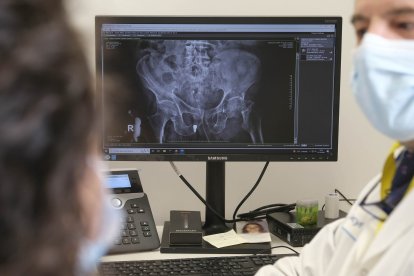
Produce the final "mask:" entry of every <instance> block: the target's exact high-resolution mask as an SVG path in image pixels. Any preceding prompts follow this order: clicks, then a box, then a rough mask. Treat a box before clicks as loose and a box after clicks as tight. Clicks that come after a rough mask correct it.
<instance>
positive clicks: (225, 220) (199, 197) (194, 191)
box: [170, 161, 245, 223]
mask: <svg viewBox="0 0 414 276" xmlns="http://www.w3.org/2000/svg"><path fill="white" fill-rule="evenodd" d="M170 165H171V167H172V168H173V170H174V171H175V173H176V174H177V175H178V177H179V178H180V179H181V180H182V181H183V182H184V184H185V185H187V187H188V188H189V189H190V190H191V191H192V192H193V193H194V194H195V195H196V197H198V199H199V200H200V201H201V202H203V204H204V205H205V206H206V207H207V208H208V209H209V210H210V211H211V212H213V213H214V214H215V215H216V216H217V217H218V218H220V219H221V220H222V221H223V222H224V223H234V222H238V221H245V219H232V220H227V219H225V218H224V217H223V216H221V215H220V214H219V213H218V212H217V211H216V210H214V208H213V207H211V206H210V204H208V203H207V201H206V200H205V199H204V198H203V197H202V196H201V195H200V194H199V193H198V192H197V190H196V189H194V187H193V186H191V184H190V183H189V182H188V181H187V179H185V177H184V176H183V175H182V174H181V172H180V171H179V170H178V168H177V167H176V166H175V164H174V162H171V161H170Z"/></svg>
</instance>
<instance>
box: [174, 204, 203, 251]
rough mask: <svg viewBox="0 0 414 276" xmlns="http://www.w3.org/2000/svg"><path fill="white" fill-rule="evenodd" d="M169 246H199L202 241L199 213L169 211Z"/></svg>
mask: <svg viewBox="0 0 414 276" xmlns="http://www.w3.org/2000/svg"><path fill="white" fill-rule="evenodd" d="M170 223H171V224H170V245H200V244H201V243H202V241H203V231H202V229H201V215H200V212H199V211H175V210H173V211H170Z"/></svg>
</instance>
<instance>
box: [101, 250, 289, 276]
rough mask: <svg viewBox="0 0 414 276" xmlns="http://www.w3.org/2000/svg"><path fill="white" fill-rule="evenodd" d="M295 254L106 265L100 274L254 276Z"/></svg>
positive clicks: (107, 275) (106, 275)
mask: <svg viewBox="0 0 414 276" xmlns="http://www.w3.org/2000/svg"><path fill="white" fill-rule="evenodd" d="M286 256H296V255H295V254H271V255H250V256H245V255H244V256H225V257H203V258H183V259H164V260H151V261H126V262H103V263H101V264H100V266H99V273H100V275H103V276H109V275H119V276H123V275H128V276H130V275H131V276H132V275H134V276H135V275H136V276H146V275H181V276H183V275H192V276H194V275H197V276H207V275H208V276H210V275H211V276H212V275H214V276H215V275H217V276H219V275H223V276H224V275H238V276H242V275H254V274H255V273H256V271H257V270H259V268H260V267H262V266H264V265H267V264H273V263H274V262H275V261H276V260H278V259H280V258H282V257H286Z"/></svg>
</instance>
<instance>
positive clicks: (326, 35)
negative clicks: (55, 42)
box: [96, 16, 342, 161]
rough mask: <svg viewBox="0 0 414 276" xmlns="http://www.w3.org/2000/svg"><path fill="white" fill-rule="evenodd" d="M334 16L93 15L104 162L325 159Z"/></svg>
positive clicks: (334, 130)
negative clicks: (94, 20) (94, 18)
mask: <svg viewBox="0 0 414 276" xmlns="http://www.w3.org/2000/svg"><path fill="white" fill-rule="evenodd" d="M341 24H342V19H341V18H339V17H288V18H286V17H214V18H210V17H116V16H97V17H96V67H97V87H98V92H99V96H100V105H99V106H100V108H101V109H102V118H103V132H102V150H103V153H104V155H105V158H106V159H107V160H113V161H121V160H124V161H125V160H172V161H181V160H195V161H256V160H257V161H258V160H263V161H335V160H337V151H338V114H339V81H340V56H341Z"/></svg>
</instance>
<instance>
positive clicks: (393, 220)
mask: <svg viewBox="0 0 414 276" xmlns="http://www.w3.org/2000/svg"><path fill="white" fill-rule="evenodd" d="M413 209H414V192H410V193H409V194H408V195H406V196H405V197H404V198H403V200H402V201H401V202H400V203H399V204H398V206H397V207H396V208H395V209H394V211H393V212H392V213H391V215H390V216H389V217H388V219H387V220H386V221H385V223H384V225H383V226H382V229H381V230H380V231H379V233H378V234H377V236H376V237H375V239H374V240H373V241H372V244H371V246H370V247H369V249H368V250H367V252H366V254H365V255H364V257H363V259H362V262H363V263H365V262H369V261H370V260H371V259H373V258H375V257H377V256H378V255H380V254H382V253H383V252H384V251H385V250H386V249H387V248H389V247H390V246H391V245H392V244H393V243H394V241H395V240H396V239H398V238H401V237H402V236H404V234H405V233H406V232H407V231H408V229H409V228H410V227H413V226H414V216H413V214H412V213H413Z"/></svg>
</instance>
